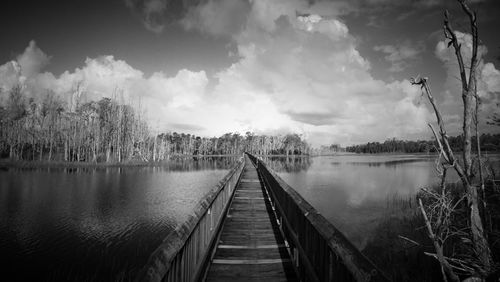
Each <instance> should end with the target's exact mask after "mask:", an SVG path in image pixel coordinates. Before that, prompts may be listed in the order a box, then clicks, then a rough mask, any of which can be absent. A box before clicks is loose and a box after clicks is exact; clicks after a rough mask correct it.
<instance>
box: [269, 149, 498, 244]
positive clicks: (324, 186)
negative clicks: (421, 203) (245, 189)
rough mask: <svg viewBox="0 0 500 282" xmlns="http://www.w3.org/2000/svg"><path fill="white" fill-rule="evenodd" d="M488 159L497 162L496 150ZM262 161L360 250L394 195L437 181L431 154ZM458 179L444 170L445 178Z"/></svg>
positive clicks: (405, 197) (405, 195)
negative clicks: (446, 173)
mask: <svg viewBox="0 0 500 282" xmlns="http://www.w3.org/2000/svg"><path fill="white" fill-rule="evenodd" d="M490 159H491V160H492V162H493V165H494V166H495V167H497V168H498V167H499V165H498V159H499V158H498V155H493V156H492V157H491V158H490ZM265 161H266V162H267V163H268V164H269V166H270V167H271V168H273V169H274V170H275V171H276V172H278V174H279V175H280V177H281V178H282V179H283V180H285V182H287V183H288V184H289V185H290V186H292V187H293V188H294V189H295V190H296V191H297V192H299V193H300V194H301V195H302V196H303V197H304V198H305V199H306V200H307V201H308V202H309V203H310V204H311V205H312V206H313V207H315V208H316V209H317V210H318V211H319V212H320V213H321V214H322V215H323V216H324V217H325V218H326V219H327V220H329V221H330V222H331V223H333V224H334V225H335V227H337V228H338V229H340V231H342V232H343V233H344V234H345V235H346V236H347V237H348V238H349V239H350V240H351V241H352V242H353V243H354V244H355V245H356V246H357V247H358V248H359V249H361V250H362V249H363V248H364V247H365V246H366V244H367V242H368V241H369V240H370V239H371V238H372V237H371V235H373V234H374V230H375V228H376V227H377V226H378V224H379V223H380V221H381V219H382V218H383V217H384V216H386V215H387V210H388V205H389V204H390V203H391V202H392V201H393V200H394V199H396V200H402V201H405V200H408V199H414V198H415V197H414V196H415V194H416V193H417V192H418V191H419V189H420V188H423V187H427V188H429V187H430V186H432V185H436V184H438V183H439V178H438V176H437V172H436V169H435V167H436V165H435V161H436V156H435V155H423V154H419V155H338V156H321V157H314V158H285V157H272V158H268V159H265ZM458 180H459V179H458V177H457V175H456V174H455V173H454V172H451V171H449V173H448V181H450V182H453V181H458Z"/></svg>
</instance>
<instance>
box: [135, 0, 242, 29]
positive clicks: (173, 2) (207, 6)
mask: <svg viewBox="0 0 500 282" xmlns="http://www.w3.org/2000/svg"><path fill="white" fill-rule="evenodd" d="M125 4H126V6H127V7H128V8H129V9H130V10H131V11H132V12H133V13H134V14H136V15H137V16H139V18H140V19H141V20H142V22H143V24H144V26H145V27H146V28H147V29H148V30H150V31H153V32H155V33H161V32H162V31H163V29H164V28H165V26H167V25H171V24H180V25H181V26H182V27H183V28H184V29H186V30H198V31H200V32H202V33H207V34H211V35H215V36H227V35H232V34H236V33H237V32H239V31H240V30H241V27H242V26H243V25H244V23H245V22H246V15H247V14H248V13H249V11H250V8H251V4H250V2H249V1H247V0H125Z"/></svg>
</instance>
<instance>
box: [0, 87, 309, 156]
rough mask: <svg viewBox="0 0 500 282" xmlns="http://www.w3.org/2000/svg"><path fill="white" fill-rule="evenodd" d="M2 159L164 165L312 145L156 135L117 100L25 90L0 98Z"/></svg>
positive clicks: (294, 138)
mask: <svg viewBox="0 0 500 282" xmlns="http://www.w3.org/2000/svg"><path fill="white" fill-rule="evenodd" d="M0 97H5V98H4V99H3V100H1V99H0V157H2V158H7V157H8V158H10V159H12V160H39V161H52V160H56V161H76V162H80V161H85V162H122V161H130V160H141V161H160V160H165V159H168V158H169V157H170V156H173V155H228V154H241V153H242V152H244V151H248V152H251V153H254V154H263V155H267V154H283V155H301V154H308V153H309V150H310V149H309V146H308V144H307V143H306V142H305V141H304V140H302V138H301V137H300V136H299V135H297V134H288V135H283V136H265V135H254V134H252V133H250V132H247V134H246V135H245V136H242V135H239V134H237V133H226V134H224V135H222V136H221V137H218V138H216V137H213V138H206V137H199V136H195V135H191V134H184V133H176V132H174V133H162V134H159V135H157V134H153V133H152V131H151V130H150V128H149V126H148V124H147V122H146V120H145V117H144V115H143V114H141V111H139V110H137V109H135V108H133V107H132V106H130V105H126V104H123V103H119V102H118V101H117V99H112V98H102V99H101V100H99V101H90V102H85V103H76V104H75V105H73V106H71V107H70V106H68V105H67V104H66V103H65V102H63V101H62V100H61V98H60V97H59V96H57V95H55V94H54V93H53V92H50V91H49V92H47V93H45V95H43V96H42V98H41V99H37V100H36V99H34V98H27V97H26V96H25V95H24V93H23V89H22V87H21V86H15V87H13V88H12V89H10V90H9V91H6V92H4V93H0Z"/></svg>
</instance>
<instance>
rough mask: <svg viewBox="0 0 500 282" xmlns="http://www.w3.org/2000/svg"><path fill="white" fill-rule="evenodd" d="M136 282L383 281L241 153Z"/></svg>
mask: <svg viewBox="0 0 500 282" xmlns="http://www.w3.org/2000/svg"><path fill="white" fill-rule="evenodd" d="M137 281H388V279H387V278H386V277H385V276H384V275H383V274H382V273H381V272H380V271H379V270H378V269H377V268H376V267H375V266H374V265H373V264H372V263H371V262H370V261H369V260H368V259H367V258H366V257H365V256H364V255H363V254H361V253H360V252H359V251H358V250H357V249H356V248H355V247H354V246H353V245H352V244H351V243H350V242H349V241H348V240H347V239H346V238H345V237H344V236H343V235H342V234H341V233H340V232H339V231H338V230H337V229H336V228H335V227H334V226H333V225H332V224H330V223H329V222H328V221H327V220H326V219H325V218H324V217H323V216H321V215H320V214H319V213H318V212H317V211H316V210H315V209H314V208H313V207H312V206H311V205H310V204H309V203H307V202H306V201H305V200H304V199H303V198H302V197H301V196H300V195H299V194H298V193H297V192H296V191H295V190H294V189H293V188H291V187H290V186H288V185H287V184H286V183H285V182H284V181H283V180H281V178H280V177H279V176H277V175H276V174H275V173H274V172H273V171H271V170H269V169H268V168H267V167H266V165H265V164H264V163H263V162H262V161H261V160H259V159H257V158H256V157H254V156H252V155H249V154H247V155H245V156H244V157H243V158H242V159H241V160H240V161H239V163H238V165H237V166H236V167H235V168H233V169H232V170H231V171H230V172H229V173H228V175H226V176H225V178H224V179H223V180H222V181H221V182H220V184H219V185H218V187H217V189H214V190H213V191H212V192H211V193H210V194H209V195H207V197H206V198H205V199H203V200H202V201H201V202H200V203H199V204H198V206H197V207H196V210H195V212H194V215H193V216H191V217H190V219H189V220H188V221H187V222H186V223H184V224H183V225H182V226H180V227H178V228H177V229H176V230H175V231H174V232H173V233H171V234H170V235H169V236H167V237H166V238H165V240H164V241H163V243H162V244H161V245H160V246H159V247H158V248H157V249H156V250H155V252H154V253H153V254H152V255H151V256H150V258H149V260H148V262H147V264H146V265H145V266H144V268H143V269H142V270H141V272H140V273H139V276H138V277H137Z"/></svg>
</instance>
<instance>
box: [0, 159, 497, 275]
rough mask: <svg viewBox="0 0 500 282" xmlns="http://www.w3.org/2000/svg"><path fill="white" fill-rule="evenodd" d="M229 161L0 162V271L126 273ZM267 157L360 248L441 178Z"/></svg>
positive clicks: (400, 165) (415, 164)
mask: <svg viewBox="0 0 500 282" xmlns="http://www.w3.org/2000/svg"><path fill="white" fill-rule="evenodd" d="M496 160H498V156H496ZM236 161H237V158H229V157H228V158H202V159H182V160H177V161H172V162H170V163H168V164H164V165H161V166H157V167H124V168H123V167H122V168H111V167H108V168H94V169H91V168H77V169H75V168H74V169H55V168H51V169H48V168H43V169H14V168H8V169H6V168H4V169H0V254H1V256H0V257H1V260H2V261H1V262H0V263H1V265H2V268H1V269H2V277H9V276H10V277H17V280H23V281H31V280H42V281H46V280H53V281H61V280H63V281H64V280H80V281H91V280H98V281H102V280H124V281H127V280H131V279H133V277H134V276H135V274H136V273H137V271H138V270H139V269H140V268H141V267H142V266H143V265H144V263H145V262H146V260H147V258H148V256H149V255H150V254H151V252H153V250H154V249H155V248H156V247H157V246H158V245H159V244H160V243H161V241H162V240H163V238H165V236H166V235H167V234H169V233H170V232H171V231H172V230H173V229H174V228H175V227H176V226H177V225H178V224H180V223H182V222H184V221H185V220H186V219H187V218H188V215H189V214H190V213H191V211H192V210H193V208H194V206H195V205H196V203H197V202H198V201H199V200H200V199H202V198H203V196H204V195H205V194H206V193H208V192H209V191H210V190H211V189H213V188H214V187H215V185H216V184H217V183H218V182H219V181H220V180H221V179H222V178H223V176H224V175H225V174H226V173H227V172H228V171H229V169H230V168H231V167H232V166H233V165H235V163H236ZM265 161H266V162H267V163H268V165H269V166H270V167H271V168H272V169H274V170H275V171H277V172H278V174H279V175H280V176H281V177H282V178H283V179H284V180H285V181H286V182H287V183H289V184H290V185H291V186H292V187H294V188H295V189H296V190H297V191H298V192H299V193H300V194H301V195H302V196H303V197H304V198H305V199H306V200H307V201H309V202H310V203H311V204H312V205H313V206H314V207H315V208H316V209H317V210H318V211H319V212H320V213H321V214H323V215H324V216H325V217H326V218H327V219H328V220H329V221H330V222H332V223H333V224H334V225H335V226H336V227H337V228H338V229H340V230H341V231H342V232H343V233H344V234H345V235H346V236H347V237H348V238H349V239H350V240H351V241H352V242H353V243H354V244H355V245H356V246H357V247H358V248H360V249H363V248H364V247H365V246H366V244H367V242H368V241H369V240H370V239H371V236H372V235H373V233H374V230H375V228H376V227H377V225H378V224H379V223H380V221H381V219H383V217H384V216H385V215H386V210H387V203H388V202H390V200H391V199H393V198H397V199H399V198H401V199H408V198H410V197H414V195H415V193H416V192H417V191H418V190H419V189H420V188H421V187H428V186H430V185H433V184H435V183H437V181H438V178H437V176H436V171H435V163H434V161H435V156H433V155H344V156H325V157H313V158H301V157H297V158H286V157H285V158H283V157H272V158H267V159H265ZM497 166H498V162H497ZM450 180H451V181H453V180H456V176H453V175H452V177H451V179H450ZM12 281H14V280H12Z"/></svg>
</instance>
